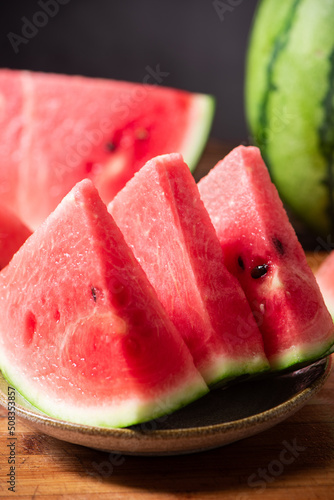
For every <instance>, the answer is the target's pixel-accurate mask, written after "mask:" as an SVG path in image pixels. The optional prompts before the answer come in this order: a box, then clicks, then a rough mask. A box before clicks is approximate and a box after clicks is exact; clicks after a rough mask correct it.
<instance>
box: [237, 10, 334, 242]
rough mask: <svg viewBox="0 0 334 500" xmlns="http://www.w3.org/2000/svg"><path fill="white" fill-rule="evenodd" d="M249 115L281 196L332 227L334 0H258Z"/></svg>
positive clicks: (317, 226) (320, 229) (333, 230)
mask: <svg viewBox="0 0 334 500" xmlns="http://www.w3.org/2000/svg"><path fill="white" fill-rule="evenodd" d="M246 115H247V120H248V124H249V128H250V131H251V134H252V136H253V139H254V141H255V142H256V143H257V145H258V146H259V147H260V149H261V152H262V155H263V157H264V159H265V161H266V163H267V165H268V166H269V169H270V173H271V176H272V179H273V181H274V182H275V184H276V186H277V188H278V190H279V192H280V195H281V197H282V198H283V200H284V201H285V202H286V203H287V204H288V205H289V206H290V208H291V209H292V210H293V211H294V212H295V213H296V214H297V215H298V216H299V217H300V218H301V219H303V220H304V221H305V222H306V223H307V224H308V226H309V227H310V228H312V229H313V230H314V231H315V233H316V234H317V235H326V236H328V235H334V1H333V0H317V1H314V0H283V1H282V2H278V1H277V0H262V1H260V2H259V4H258V7H257V11H256V13H255V18H254V24H253V28H252V32H251V38H250V45H249V50H248V59H247V68H246Z"/></svg>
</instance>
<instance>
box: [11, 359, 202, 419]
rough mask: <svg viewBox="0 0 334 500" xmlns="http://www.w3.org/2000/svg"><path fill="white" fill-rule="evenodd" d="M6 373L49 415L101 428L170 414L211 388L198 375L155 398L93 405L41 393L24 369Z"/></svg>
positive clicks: (183, 380) (22, 392)
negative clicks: (24, 372)
mask: <svg viewBox="0 0 334 500" xmlns="http://www.w3.org/2000/svg"><path fill="white" fill-rule="evenodd" d="M2 366H3V363H2ZM2 372H3V375H4V377H5V378H6V380H7V381H8V382H10V383H11V384H12V385H13V387H15V388H16V389H17V390H18V392H20V394H21V395H22V396H23V397H24V398H25V399H26V400H27V401H29V402H30V403H31V404H32V405H34V406H35V407H36V408H38V409H39V410H41V411H42V412H44V413H46V414H47V415H49V416H51V417H54V418H57V419H60V420H65V421H69V422H72V423H78V424H83V425H92V426H101V427H115V428H117V427H127V426H129V425H134V424H138V423H142V422H145V421H148V420H153V419H156V418H159V417H161V416H163V415H168V414H169V413H172V412H173V411H175V410H177V409H178V408H181V407H182V406H185V405H187V404H189V403H191V402H192V401H194V400H196V399H198V398H200V397H202V396H204V395H205V394H206V393H207V392H208V390H209V389H208V387H207V385H206V384H205V383H204V380H203V379H202V378H201V377H200V375H198V377H194V376H192V377H191V378H189V377H187V378H186V379H182V381H181V382H180V383H179V384H178V385H177V386H176V387H169V388H167V389H166V390H165V391H164V392H163V391H161V392H159V393H158V394H157V395H156V396H155V397H154V398H150V399H148V398H144V397H142V398H140V397H134V396H130V397H129V398H128V399H126V400H124V401H121V402H115V403H112V402H108V403H106V404H104V403H103V402H102V403H101V402H99V403H98V404H96V403H95V402H94V404H92V401H91V400H88V399H87V404H85V405H83V404H80V405H79V404H78V405H75V406H74V405H73V402H67V401H66V400H65V399H64V400H62V401H59V400H57V401H55V398H54V394H52V393H50V394H45V393H41V390H40V388H39V387H36V385H34V382H33V381H31V380H28V379H27V378H26V377H22V375H21V374H20V372H19V371H18V370H16V369H13V368H12V367H9V369H8V370H7V369H6V368H3V369H2ZM111 383H112V382H111Z"/></svg>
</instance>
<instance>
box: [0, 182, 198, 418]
mask: <svg viewBox="0 0 334 500" xmlns="http://www.w3.org/2000/svg"><path fill="white" fill-rule="evenodd" d="M0 346H1V349H0V367H1V370H2V371H3V373H4V376H5V377H6V378H7V380H9V381H10V382H11V384H13V385H14V386H15V387H16V388H17V389H18V390H19V391H20V392H21V393H22V394H23V396H24V397H26V398H27V399H28V400H29V401H30V402H31V403H32V404H34V405H35V406H36V407H38V408H40V409H41V410H42V411H44V412H46V413H47V414H49V415H52V416H54V417H56V418H60V419H64V420H68V421H71V422H77V423H82V424H88V425H90V424H92V425H100V426H111V427H123V426H127V425H130V424H134V423H138V422H141V421H144V420H148V419H151V418H155V417H157V416H159V415H161V414H165V413H169V412H171V411H172V410H174V409H176V408H178V407H180V406H182V405H185V404H186V403H188V402H190V401H192V400H193V399H196V398H198V397H199V396H201V395H202V394H204V393H205V392H207V390H208V389H207V386H206V384H205V383H204V381H203V379H202V377H201V375H200V374H199V372H198V371H197V369H196V368H195V366H194V363H193V359H192V356H191V355H190V353H189V350H188V348H187V347H186V345H185V343H184V341H183V340H182V337H181V336H180V335H179V333H178V332H177V331H176V329H175V328H174V326H173V324H172V323H171V322H170V320H169V319H168V316H167V314H166V312H165V311H164V309H163V307H162V305H161V304H160V303H159V301H158V299H157V297H156V294H155V292H154V290H153V288H152V287H151V285H150V284H149V282H148V280H147V278H146V276H145V274H144V272H143V270H142V269H141V267H140V266H139V265H138V263H137V261H136V259H135V258H134V256H133V253H132V252H131V250H130V249H129V247H128V246H127V245H126V243H125V241H124V238H123V236H122V234H121V232H120V231H119V229H118V228H117V226H116V224H115V222H114V221H113V220H112V217H111V216H110V214H108V212H107V209H106V207H105V205H104V204H103V202H102V201H101V199H100V198H99V196H98V193H97V191H96V189H95V188H94V186H93V185H92V183H91V181H89V180H84V181H82V182H81V183H79V184H78V185H77V186H76V187H75V188H73V190H72V191H71V192H70V193H69V194H68V195H67V196H66V197H65V198H64V200H63V201H62V203H61V204H60V205H59V206H58V207H57V209H56V210H55V211H54V212H53V213H52V214H51V215H50V216H49V217H48V218H47V219H46V221H45V222H44V223H43V224H41V225H40V227H39V228H38V229H37V230H36V232H35V233H34V234H32V236H31V237H30V238H28V240H27V241H26V242H25V244H24V245H23V246H22V247H21V249H20V250H19V251H18V252H17V253H16V254H15V255H14V257H13V259H12V260H11V262H10V263H9V265H8V266H7V267H6V268H5V269H4V270H3V271H2V273H1V274H0Z"/></svg>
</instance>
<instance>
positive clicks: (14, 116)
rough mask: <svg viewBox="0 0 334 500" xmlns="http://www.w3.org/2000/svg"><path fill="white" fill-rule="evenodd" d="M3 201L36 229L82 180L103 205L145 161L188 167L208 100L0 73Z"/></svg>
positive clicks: (208, 114) (201, 139) (203, 132)
mask: <svg viewBox="0 0 334 500" xmlns="http://www.w3.org/2000/svg"><path fill="white" fill-rule="evenodd" d="M0 102H1V111H0V132H1V134H0V152H1V163H0V185H1V186H2V193H1V194H2V200H3V202H4V203H6V205H8V206H10V207H11V208H12V209H13V210H14V211H15V212H16V213H17V215H18V216H19V217H20V218H21V219H22V220H23V221H24V222H25V223H26V224H27V225H28V226H30V227H32V228H35V227H36V226H38V225H39V223H40V222H42V221H43V220H44V219H45V217H46V216H47V215H49V213H50V212H51V211H52V210H54V209H55V207H56V206H57V205H58V203H60V201H61V200H62V198H63V197H64V196H65V194H66V193H68V191H69V190H70V189H71V188H72V187H73V186H74V185H75V183H77V182H78V181H80V180H82V179H83V178H86V177H88V178H90V179H92V180H93V182H94V184H95V186H96V187H97V188H98V190H99V193H100V196H101V197H102V199H103V201H104V202H105V203H107V202H109V201H110V200H111V199H112V198H113V197H114V195H115V194H116V193H117V192H118V191H119V189H121V188H122V187H123V186H124V184H125V183H126V182H127V181H128V180H129V179H130V177H132V175H133V174H134V172H135V171H136V170H138V169H139V168H140V167H141V166H142V165H143V164H144V163H145V162H146V161H147V160H148V159H150V158H151V157H153V156H156V155H157V154H162V153H168V152H172V151H180V152H182V153H183V154H184V155H185V157H186V158H187V161H188V162H189V165H190V166H191V167H194V166H195V164H196V162H197V159H198V157H199V155H200V153H201V151H202V148H203V146H204V143H205V141H206V138H207V135H208V132H209V128H210V125H211V121H212V116H213V107H214V106H213V99H212V98H211V97H210V96H207V95H203V94H193V93H189V92H185V91H180V90H175V89H170V88H166V87H161V86H157V85H143V84H133V83H127V82H121V81H114V80H102V79H93V78H85V77H79V76H66V75H54V74H43V73H34V72H29V71H12V70H0Z"/></svg>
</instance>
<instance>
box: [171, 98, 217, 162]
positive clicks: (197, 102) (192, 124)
mask: <svg viewBox="0 0 334 500" xmlns="http://www.w3.org/2000/svg"><path fill="white" fill-rule="evenodd" d="M214 109H215V100H214V98H213V97H212V96H210V95H206V94H197V95H195V96H194V97H193V99H192V102H191V108H190V110H189V114H188V121H189V125H188V128H187V130H186V133H185V134H184V137H183V141H182V143H181V144H180V148H179V153H181V154H182V156H183V159H184V161H185V163H186V164H187V165H188V166H189V168H190V170H194V168H195V167H196V165H197V162H198V160H199V157H200V155H201V153H202V151H203V149H204V145H205V144H206V141H207V138H208V135H209V132H210V128H211V123H212V119H213V114H214Z"/></svg>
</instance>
